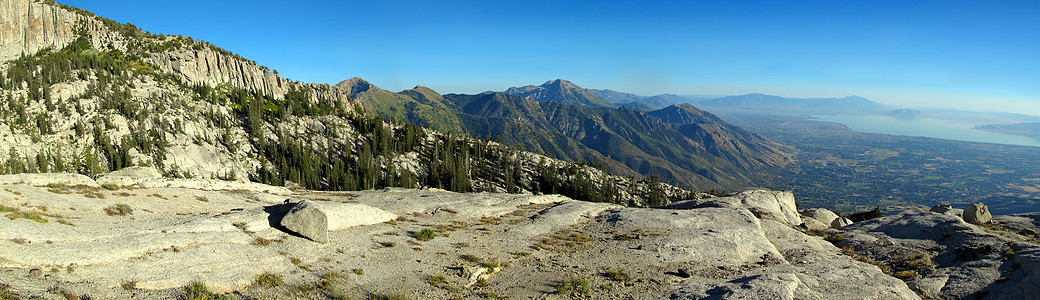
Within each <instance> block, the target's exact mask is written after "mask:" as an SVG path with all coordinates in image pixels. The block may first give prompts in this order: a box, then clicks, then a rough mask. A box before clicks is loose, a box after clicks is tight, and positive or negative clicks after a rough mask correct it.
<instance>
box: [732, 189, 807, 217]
mask: <svg viewBox="0 0 1040 300" xmlns="http://www.w3.org/2000/svg"><path fill="white" fill-rule="evenodd" d="M732 197H733V198H736V199H739V200H740V203H742V204H743V205H744V206H745V207H747V209H749V210H751V211H752V212H755V213H756V215H759V216H761V217H762V218H763V219H772V220H777V221H780V222H784V223H787V224H790V225H793V226H797V225H801V224H802V218H801V216H800V215H799V214H798V207H797V206H796V205H795V201H794V194H792V193H791V192H788V191H770V190H750V191H744V192H740V193H739V194H736V195H733V196H732Z"/></svg>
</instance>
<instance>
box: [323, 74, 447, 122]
mask: <svg viewBox="0 0 1040 300" xmlns="http://www.w3.org/2000/svg"><path fill="white" fill-rule="evenodd" d="M335 86H336V87H337V88H340V89H341V90H344V91H346V94H347V95H348V96H350V97H351V98H353V99H354V100H356V101H357V102H358V103H360V104H361V106H362V107H364V108H365V109H366V110H367V111H368V112H369V113H375V114H380V115H384V116H392V117H395V118H399V119H402V120H404V119H407V120H409V121H411V122H415V123H419V124H425V125H429V126H430V127H432V128H434V129H438V130H442V131H459V130H461V129H462V127H461V125H460V124H459V120H458V118H457V117H456V116H455V113H454V112H453V111H452V110H451V108H449V107H448V106H447V105H446V104H445V102H444V98H443V97H441V95H440V94H438V93H437V92H435V91H433V90H432V89H430V88H427V87H424V86H421V85H420V86H416V87H415V88H413V89H410V90H405V91H402V92H400V93H393V92H390V91H386V90H383V89H380V88H379V87H377V86H375V85H373V84H372V83H369V82H368V81H365V80H364V79H361V78H358V77H354V78H351V79H348V80H344V81H342V82H340V83H338V84H336V85H335Z"/></svg>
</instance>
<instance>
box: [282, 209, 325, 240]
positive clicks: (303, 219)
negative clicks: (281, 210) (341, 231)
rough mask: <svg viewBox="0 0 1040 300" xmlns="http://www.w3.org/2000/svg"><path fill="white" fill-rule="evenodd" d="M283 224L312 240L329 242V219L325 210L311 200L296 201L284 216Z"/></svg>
mask: <svg viewBox="0 0 1040 300" xmlns="http://www.w3.org/2000/svg"><path fill="white" fill-rule="evenodd" d="M281 224H282V226H283V227H285V228H286V229H289V230H292V231H293V232H295V233H298V234H300V235H302V236H304V237H306V238H308V239H311V240H312V241H315V242H319V243H323V244H324V243H328V242H329V219H328V216H327V215H326V214H325V210H324V209H322V208H320V207H318V206H317V205H315V204H314V203H313V202H311V201H307V200H304V201H301V202H299V203H296V205H294V206H293V207H292V208H291V209H289V212H288V213H286V214H285V216H284V217H282V222H281Z"/></svg>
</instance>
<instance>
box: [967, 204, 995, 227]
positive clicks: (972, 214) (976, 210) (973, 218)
mask: <svg viewBox="0 0 1040 300" xmlns="http://www.w3.org/2000/svg"><path fill="white" fill-rule="evenodd" d="M962 218H964V221H965V222H968V223H972V224H986V223H989V220H992V219H993V215H991V214H990V213H989V207H987V206H986V205H985V204H982V203H981V202H975V203H972V204H968V207H965V208H964V213H963V215H962Z"/></svg>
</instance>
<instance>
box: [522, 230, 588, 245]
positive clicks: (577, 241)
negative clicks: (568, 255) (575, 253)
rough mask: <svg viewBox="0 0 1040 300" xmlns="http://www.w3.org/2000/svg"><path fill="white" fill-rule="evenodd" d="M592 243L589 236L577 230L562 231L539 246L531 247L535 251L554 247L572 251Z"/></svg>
mask: <svg viewBox="0 0 1040 300" xmlns="http://www.w3.org/2000/svg"><path fill="white" fill-rule="evenodd" d="M589 241H591V239H590V238H589V236H587V235H585V234H584V233H581V232H579V231H576V230H561V231H559V232H557V233H555V234H553V235H552V236H550V237H549V238H546V239H542V240H541V241H538V243H537V244H534V245H532V246H531V248H534V249H535V250H544V249H550V248H552V247H554V246H558V247H563V248H565V249H572V248H574V247H577V246H580V245H584V244H585V243H588V242H589Z"/></svg>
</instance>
